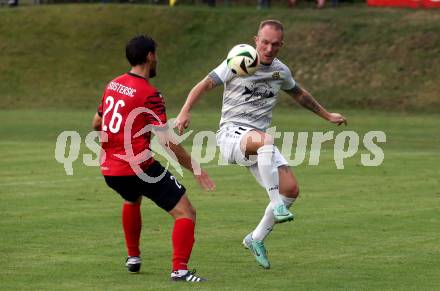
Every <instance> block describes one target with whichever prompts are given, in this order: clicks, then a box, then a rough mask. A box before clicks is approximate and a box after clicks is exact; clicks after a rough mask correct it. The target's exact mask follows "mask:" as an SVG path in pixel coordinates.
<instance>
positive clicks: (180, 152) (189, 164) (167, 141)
mask: <svg viewBox="0 0 440 291" xmlns="http://www.w3.org/2000/svg"><path fill="white" fill-rule="evenodd" d="M154 133H155V134H156V136H157V138H158V141H159V143H160V145H161V146H162V147H163V148H164V149H165V150H166V151H167V152H169V153H170V154H171V156H174V157H175V158H176V159H177V161H178V162H179V164H180V165H182V166H183V167H184V168H185V169H187V170H188V171H190V172H191V173H192V174H193V175H194V178H195V179H196V181H197V183H199V185H200V186H201V187H202V188H203V189H205V190H206V191H213V190H215V184H214V182H213V181H212V180H211V177H209V175H208V173H207V172H206V171H204V170H203V169H202V168H201V167H200V164H199V163H198V162H197V161H195V160H194V159H192V158H191V156H190V155H189V154H188V152H187V151H186V150H185V148H183V147H182V145H180V144H178V143H177V142H175V141H174V140H173V139H172V136H171V135H170V134H169V133H168V129H162V130H155V131H154ZM173 154H174V155H173Z"/></svg>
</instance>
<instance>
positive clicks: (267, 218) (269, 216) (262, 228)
mask: <svg viewBox="0 0 440 291" xmlns="http://www.w3.org/2000/svg"><path fill="white" fill-rule="evenodd" d="M274 224H275V218H274V216H273V204H272V202H270V203H269V204H268V205H267V207H266V210H265V211H264V215H263V218H261V221H260V223H259V224H258V225H257V227H256V228H255V229H254V231H253V232H252V239H254V240H259V241H262V240H264V238H265V237H266V236H268V234H269V233H270V232H271V231H272V229H273V226H274Z"/></svg>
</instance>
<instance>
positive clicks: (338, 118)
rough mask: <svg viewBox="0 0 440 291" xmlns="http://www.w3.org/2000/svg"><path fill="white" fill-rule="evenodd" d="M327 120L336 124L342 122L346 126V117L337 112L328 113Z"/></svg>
mask: <svg viewBox="0 0 440 291" xmlns="http://www.w3.org/2000/svg"><path fill="white" fill-rule="evenodd" d="M328 121H330V122H331V123H336V124H337V125H341V124H344V125H345V126H347V118H345V117H344V116H343V115H342V114H339V113H330V114H329V117H328Z"/></svg>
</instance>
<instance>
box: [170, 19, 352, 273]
mask: <svg viewBox="0 0 440 291" xmlns="http://www.w3.org/2000/svg"><path fill="white" fill-rule="evenodd" d="M255 45H256V49H257V52H258V55H259V57H260V65H259V67H258V69H257V72H256V73H255V74H254V75H251V76H244V77H239V76H237V75H234V74H233V73H232V72H231V70H230V69H229V68H228V66H227V64H226V61H224V62H222V63H221V64H220V65H219V66H218V67H217V68H215V69H214V70H213V71H212V72H211V73H209V74H208V76H206V77H205V78H204V79H203V80H202V81H200V82H199V83H198V84H197V85H196V86H194V88H193V89H192V90H191V91H190V93H189V95H188V98H187V100H186V102H185V104H184V105H183V107H182V109H181V111H180V113H179V115H178V116H177V120H176V126H177V128H178V130H179V133H180V134H182V132H183V130H184V129H185V128H187V127H188V125H189V123H190V110H191V109H192V107H193V106H194V104H195V103H196V102H197V100H198V99H200V97H201V96H202V95H203V93H204V92H206V91H209V90H211V89H213V88H214V87H216V86H219V85H224V93H223V108H222V116H221V120H220V130H219V131H218V133H217V144H218V146H219V147H220V152H221V155H222V157H223V158H224V159H226V160H227V161H228V162H230V163H237V164H243V165H246V166H247V167H248V168H249V170H250V172H251V173H252V174H253V175H254V176H255V178H256V180H257V181H258V182H259V183H260V184H261V185H262V186H263V187H264V188H265V189H266V191H267V193H268V195H269V198H270V202H269V204H268V205H267V207H266V210H265V212H264V215H263V218H262V219H261V221H260V223H259V224H258V225H257V227H256V228H255V229H254V230H253V231H252V232H251V233H249V234H248V235H247V236H246V237H245V238H244V239H243V244H244V246H245V247H246V248H248V249H250V250H251V251H252V252H253V254H254V256H255V258H256V260H257V262H258V263H259V264H260V265H261V266H262V267H264V268H265V269H269V268H270V263H269V260H268V258H267V254H266V249H265V247H264V244H263V241H264V239H265V238H266V237H267V235H268V234H269V233H270V232H271V231H272V229H273V226H274V225H275V224H276V223H281V222H286V221H290V220H293V214H292V213H291V212H290V211H289V210H288V209H289V208H290V206H291V205H292V204H293V202H294V201H295V199H296V198H297V196H298V194H299V188H298V183H297V181H296V178H295V176H294V174H293V172H292V170H291V169H290V168H289V166H288V163H287V161H286V160H285V159H284V157H283V156H282V155H281V153H280V152H279V150H278V149H277V147H276V146H275V145H274V140H273V138H272V137H271V136H270V135H268V134H267V133H265V131H266V130H267V129H268V128H269V126H270V124H271V122H272V109H273V107H274V106H275V103H276V99H277V95H278V92H279V91H280V90H283V91H284V92H286V93H287V94H289V95H290V96H292V98H294V99H295V100H296V101H297V102H298V103H299V104H301V105H302V106H303V107H305V108H307V109H309V110H311V111H312V112H314V113H315V114H316V115H318V116H320V117H322V118H324V119H325V120H327V121H329V122H332V123H335V124H338V125H341V124H343V123H344V124H346V123H347V121H346V118H345V117H344V116H342V115H341V114H339V113H330V112H328V111H327V110H326V109H325V108H324V107H322V106H321V105H320V104H319V103H318V102H317V101H316V100H315V99H314V98H313V97H312V95H311V94H310V93H309V92H307V91H306V90H305V89H303V88H301V87H300V86H299V85H298V84H297V83H296V82H295V80H294V79H293V78H292V74H291V72H290V70H289V68H288V67H287V66H286V65H284V64H283V63H282V62H281V61H280V60H278V59H277V58H276V56H277V54H278V51H279V50H280V48H281V47H282V46H283V25H282V24H281V23H280V22H279V21H277V20H265V21H263V22H261V24H260V26H259V28H258V34H257V36H255Z"/></svg>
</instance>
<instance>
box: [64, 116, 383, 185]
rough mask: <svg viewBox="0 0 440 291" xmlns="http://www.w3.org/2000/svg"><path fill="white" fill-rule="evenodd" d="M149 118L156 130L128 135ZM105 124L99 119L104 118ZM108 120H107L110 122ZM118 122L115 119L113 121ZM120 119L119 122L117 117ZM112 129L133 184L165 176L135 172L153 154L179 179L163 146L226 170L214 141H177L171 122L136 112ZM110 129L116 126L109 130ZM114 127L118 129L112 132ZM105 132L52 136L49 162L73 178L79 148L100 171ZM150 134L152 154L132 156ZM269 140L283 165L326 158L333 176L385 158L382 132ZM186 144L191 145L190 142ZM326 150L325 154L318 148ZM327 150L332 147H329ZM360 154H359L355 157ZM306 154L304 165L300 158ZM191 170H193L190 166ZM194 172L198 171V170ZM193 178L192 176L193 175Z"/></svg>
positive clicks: (187, 137) (211, 135)
mask: <svg viewBox="0 0 440 291" xmlns="http://www.w3.org/2000/svg"><path fill="white" fill-rule="evenodd" d="M145 114H150V115H151V116H153V117H154V119H155V120H157V121H158V122H157V123H156V124H159V125H158V126H152V125H147V126H145V127H144V128H142V129H141V130H140V131H138V132H136V133H134V134H133V133H132V128H133V123H134V120H135V119H136V118H137V117H138V116H139V115H145ZM104 118H105V116H104ZM113 118H114V117H112V120H113ZM118 118H119V117H118ZM121 118H122V117H121ZM110 124H111V125H112V126H109V127H112V128H111V131H112V132H113V133H115V132H119V131H120V130H122V131H123V133H124V150H125V153H124V154H118V155H115V157H112V158H117V159H120V160H123V161H125V162H127V163H128V164H129V165H130V167H131V169H133V172H134V173H137V175H138V176H139V178H141V179H142V180H144V181H146V182H148V183H155V182H157V181H158V180H160V179H162V177H163V176H164V175H165V172H164V173H162V175H160V176H158V177H150V176H148V175H147V174H146V173H144V172H143V171H142V169H141V167H140V165H141V163H143V162H144V161H146V160H148V159H150V158H152V157H154V155H155V154H159V155H161V156H162V157H163V158H164V159H165V160H166V161H167V166H166V167H165V168H168V167H169V165H170V164H171V165H173V167H174V168H175V170H176V171H177V172H178V173H179V174H180V175H181V176H183V171H182V169H181V167H180V165H179V164H178V163H177V162H176V161H177V158H176V156H175V155H174V153H173V152H172V151H171V150H170V148H169V147H168V146H167V142H168V141H172V142H173V143H174V144H181V143H183V142H185V143H186V144H188V142H189V144H191V145H192V146H191V148H187V150H188V152H189V153H190V154H191V157H192V158H193V160H195V161H197V162H198V163H200V164H201V165H202V167H203V165H204V164H211V165H212V162H213V161H214V162H215V164H216V165H218V166H222V165H227V164H228V162H227V161H226V160H227V158H222V153H221V152H220V153H219V147H217V138H218V136H216V133H215V132H212V131H200V132H197V133H195V132H194V131H193V130H190V131H188V132H186V133H185V134H183V135H182V136H179V135H177V134H176V133H175V132H174V130H173V127H174V119H170V120H169V121H168V122H167V124H162V123H161V122H160V119H159V117H158V116H157V115H156V114H155V113H154V112H152V111H151V110H149V109H147V108H137V109H135V110H133V111H132V112H130V114H129V115H128V117H127V120H126V121H125V125H124V127H121V124H122V120H119V119H118V120H117V121H116V122H113V123H110ZM115 124H116V125H115ZM118 125H119V126H118ZM157 128H160V130H161V131H162V132H163V130H164V129H166V132H167V134H166V136H167V140H165V142H164V141H162V142H159V141H158V138H157V135H156V133H157V132H156V129H157ZM103 129H106V131H104V130H103V131H91V132H89V133H88V134H87V135H86V136H85V137H84V140H83V138H82V137H81V135H80V134H79V133H78V132H77V131H63V132H61V133H60V134H59V135H58V138H57V141H56V147H55V160H56V161H57V162H59V163H60V164H62V165H63V167H64V170H65V172H66V174H67V175H73V174H74V169H73V163H74V162H75V161H77V160H78V159H79V158H80V156H79V154H80V150H81V147H84V146H85V147H86V148H87V149H88V150H90V151H91V153H84V154H83V155H82V162H83V163H84V165H85V166H89V167H100V166H101V167H102V165H103V164H104V162H105V160H106V159H107V158H108V155H107V153H106V152H105V151H103V150H102V148H101V143H105V142H108V133H107V131H108V130H109V128H105V127H104V128H103ZM149 133H153V134H151V137H152V140H151V144H153V145H157V144H161V145H162V148H161V147H160V146H158V147H157V150H156V151H155V153H153V152H152V151H151V150H150V149H148V148H146V149H144V150H143V151H142V152H140V153H138V154H135V153H134V151H133V146H132V139H133V138H136V137H139V136H142V135H145V134H149ZM266 133H267V134H269V135H271V136H272V137H273V139H274V140H275V143H276V144H280V143H279V142H277V141H281V146H280V148H279V150H280V152H281V154H282V155H283V157H284V158H285V159H286V161H287V162H288V164H289V165H290V166H299V165H303V164H306V165H309V166H318V165H319V164H320V162H321V159H320V157H321V153H322V152H325V153H326V154H328V153H329V152H331V154H332V156H333V161H334V165H335V168H336V169H338V170H343V169H345V167H346V166H345V165H344V161H346V160H347V159H359V162H360V164H361V165H362V166H365V167H378V166H380V165H381V164H382V163H383V161H384V159H385V153H384V151H383V149H382V147H381V144H384V143H385V142H386V140H387V139H386V134H385V132H383V131H368V132H366V133H364V134H358V133H357V132H355V131H349V130H346V131H341V132H339V133H335V132H334V131H327V132H320V131H315V132H279V131H277V129H276V127H271V128H269V129H268V130H267V131H266ZM191 139H192V140H191ZM324 144H326V146H325V148H323V145H324ZM329 144H331V145H332V146H329ZM360 150H362V153H361V154H359V155H357V153H358V152H359V151H360ZM307 154H308V159H307V158H306V156H307ZM255 160H256V159H255V158H252V157H249V159H248V160H246V161H243V163H238V164H239V165H242V166H249V165H250V164H252V163H255ZM193 166H194V167H193V168H195V169H199V168H198V167H195V166H196V165H193ZM199 170H200V169H199ZM195 174H198V173H197V172H196V173H195Z"/></svg>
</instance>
